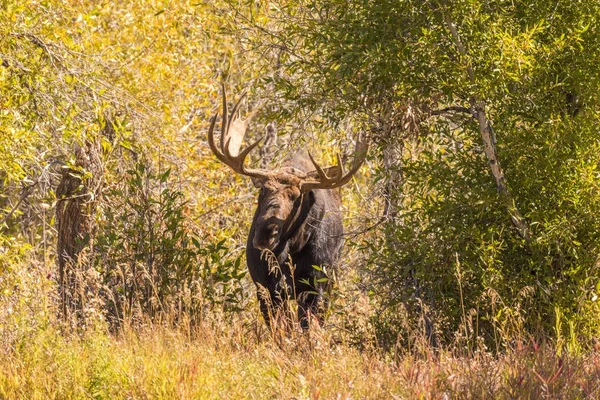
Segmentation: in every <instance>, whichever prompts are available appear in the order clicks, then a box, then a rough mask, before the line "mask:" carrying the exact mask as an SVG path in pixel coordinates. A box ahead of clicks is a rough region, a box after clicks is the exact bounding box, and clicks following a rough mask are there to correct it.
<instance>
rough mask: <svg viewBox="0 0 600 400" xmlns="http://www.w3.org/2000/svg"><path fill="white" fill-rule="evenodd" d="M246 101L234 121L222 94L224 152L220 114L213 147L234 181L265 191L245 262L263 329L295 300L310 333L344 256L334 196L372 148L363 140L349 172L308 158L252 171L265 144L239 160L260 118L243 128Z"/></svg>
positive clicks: (235, 110)
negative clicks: (252, 158)
mask: <svg viewBox="0 0 600 400" xmlns="http://www.w3.org/2000/svg"><path fill="white" fill-rule="evenodd" d="M244 95H245V94H244ZM244 95H242V96H241V97H240V99H239V100H238V101H237V103H236V104H235V105H234V107H233V109H232V111H231V113H230V114H229V113H228V111H227V96H226V93H225V88H223V118H222V123H221V137H220V141H219V147H217V144H216V143H215V137H214V130H215V124H216V121H217V118H218V113H217V114H215V115H214V116H213V117H212V120H211V124H210V128H209V130H208V143H209V145H210V148H211V150H212V151H213V153H214V154H215V155H216V156H217V158H218V159H219V160H221V161H222V162H223V163H225V164H227V165H228V166H229V167H231V169H233V171H235V172H236V173H238V174H241V175H245V176H248V177H250V178H251V179H252V182H253V183H254V186H255V187H257V188H259V189H260V194H259V196H258V207H257V208H256V212H255V213H254V219H253V220H252V226H251V228H250V232H249V234H248V242H247V245H246V258H247V263H248V270H249V272H250V276H251V277H252V280H253V281H254V283H255V284H256V287H257V294H258V300H259V303H260V309H261V312H262V314H263V316H264V319H265V322H266V323H267V325H270V324H271V318H272V316H274V315H278V314H280V313H282V312H283V313H285V312H286V310H287V305H286V302H287V301H288V299H290V298H295V299H296V301H297V304H298V320H299V321H300V324H301V326H302V328H304V329H306V328H307V327H308V325H309V319H310V318H309V315H314V316H316V317H317V318H318V319H321V318H322V316H323V312H324V311H325V310H326V308H327V299H326V297H327V296H324V294H325V293H327V292H328V291H329V289H330V288H331V285H332V280H331V279H329V278H328V271H330V270H332V269H334V268H336V265H337V262H338V260H339V257H340V253H341V248H342V243H343V225H342V215H341V199H340V195H339V193H338V191H337V190H334V189H336V188H339V187H341V186H342V185H344V184H346V183H347V182H348V181H350V179H351V177H352V175H354V174H355V173H356V172H357V171H358V169H359V168H360V166H361V164H362V162H363V161H364V159H365V156H366V153H367V149H368V145H367V143H366V142H365V141H363V140H360V138H359V139H358V140H357V141H356V149H355V154H354V159H353V164H352V168H351V169H350V170H349V171H348V172H345V171H344V167H343V165H342V163H341V161H340V158H339V157H338V165H336V166H333V167H329V168H325V169H323V168H321V167H320V166H319V165H318V164H317V163H316V162H315V160H314V159H313V157H312V156H311V155H310V153H307V152H300V153H297V154H295V155H293V156H291V157H289V158H288V159H287V160H286V161H285V162H284V163H283V166H282V167H281V168H279V169H276V170H263V169H253V168H248V167H246V166H245V165H244V160H245V158H246V156H247V155H248V154H249V153H250V151H252V149H254V148H255V147H256V146H257V145H258V144H259V143H260V141H261V140H262V138H260V139H259V140H257V141H256V142H254V143H253V144H251V145H250V146H248V147H247V148H246V149H244V150H243V151H241V152H240V147H241V144H242V141H243V138H244V136H245V134H246V128H247V127H248V123H249V122H250V120H251V119H252V117H253V116H254V114H255V113H256V109H255V110H253V111H252V112H250V113H249V115H248V117H247V118H246V119H245V120H243V119H241V118H239V117H237V113H238V110H239V106H240V103H241V100H242V99H243V97H244Z"/></svg>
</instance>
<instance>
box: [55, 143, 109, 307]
mask: <svg viewBox="0 0 600 400" xmlns="http://www.w3.org/2000/svg"><path fill="white" fill-rule="evenodd" d="M103 174H104V166H103V164H102V160H101V157H100V141H99V140H95V141H90V140H86V141H85V142H84V144H83V145H82V146H76V148H75V165H74V166H73V167H71V168H64V170H63V172H62V178H61V181H60V183H59V185H58V187H57V188H56V197H57V199H58V201H57V204H56V228H57V231H58V244H57V256H58V271H59V274H58V286H59V294H60V311H61V314H62V317H63V318H67V317H69V316H75V317H77V316H79V315H80V314H81V312H82V311H83V308H84V302H85V297H86V296H85V295H86V293H85V292H86V281H85V275H86V268H85V266H84V265H85V263H84V262H83V261H82V260H80V259H79V256H80V254H81V252H82V250H83V249H84V248H85V247H86V246H87V245H88V244H89V243H90V242H91V240H92V237H93V234H94V230H95V229H94V228H95V226H94V213H95V211H96V207H97V204H98V196H99V194H100V190H101V185H102V177H103Z"/></svg>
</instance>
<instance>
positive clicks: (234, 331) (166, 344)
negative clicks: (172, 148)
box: [0, 321, 600, 399]
mask: <svg viewBox="0 0 600 400" xmlns="http://www.w3.org/2000/svg"><path fill="white" fill-rule="evenodd" d="M259 322H260V321H255V323H259ZM5 328H6V327H5ZM257 331H259V329H258V330H257V329H256V327H251V326H249V325H246V324H243V323H242V322H241V321H230V322H229V323H222V322H221V323H219V324H217V325H214V324H213V325H212V326H208V325H207V326H203V327H200V328H198V329H195V330H194V332H193V334H191V335H190V333H189V331H188V332H185V331H184V330H182V329H173V328H165V327H162V326H152V327H145V328H138V329H136V330H133V329H127V330H125V331H124V332H123V333H121V334H119V335H116V336H113V335H111V334H108V333H106V332H105V331H103V330H102V329H99V328H96V329H90V330H89V331H87V332H85V333H80V334H73V333H69V334H67V333H61V332H60V329H58V328H57V327H56V326H54V325H53V324H50V325H46V326H45V327H41V328H39V329H37V330H36V331H30V332H29V334H25V335H23V336H21V337H18V338H16V339H15V340H14V341H12V342H10V341H6V342H5V343H3V344H2V347H1V353H0V365H2V366H3V368H2V370H1V372H0V396H1V397H2V398H11V399H12V398H14V399H17V398H19V399H21V398H28V399H48V398H51V399H54V398H56V399H64V398H69V399H70V398H98V399H173V398H176V399H179V398H180V399H363V398H364V399H379V398H383V399H387V398H398V399H419V398H422V399H431V398H597V397H598V396H600V386H599V385H600V354H598V353H595V352H594V353H592V354H589V355H586V356H569V355H563V356H562V357H559V356H558V355H557V354H556V353H555V352H554V351H553V350H552V348H551V346H536V345H532V344H530V345H523V346H516V347H515V348H514V349H512V350H510V351H508V352H506V353H505V354H502V355H497V356H493V355H491V354H488V353H478V354H476V355H474V356H471V357H466V356H458V355H456V353H455V352H452V351H450V350H445V351H439V352H434V351H433V350H431V349H421V351H420V353H419V355H414V354H409V353H406V354H404V355H402V356H395V357H394V356H392V354H391V353H384V352H382V351H380V350H377V349H374V350H369V351H359V350H358V349H356V348H353V347H350V346H346V345H340V344H334V343H333V341H332V338H331V336H332V335H331V334H330V333H329V332H327V331H318V330H317V331H314V332H311V333H310V334H301V333H294V334H291V335H289V336H288V337H273V336H271V335H269V334H268V333H266V332H265V333H263V334H260V333H257ZM9 342H10V343H9Z"/></svg>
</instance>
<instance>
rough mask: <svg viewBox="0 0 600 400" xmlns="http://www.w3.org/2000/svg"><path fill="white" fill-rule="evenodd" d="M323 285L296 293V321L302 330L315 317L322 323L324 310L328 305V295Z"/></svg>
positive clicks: (306, 327)
mask: <svg viewBox="0 0 600 400" xmlns="http://www.w3.org/2000/svg"><path fill="white" fill-rule="evenodd" d="M325 293H326V291H325V288H324V287H323V286H319V287H318V288H317V289H316V290H314V289H312V290H307V291H304V292H302V293H300V294H298V298H297V301H298V321H299V322H300V326H301V327H302V329H303V330H306V329H308V327H309V325H310V321H311V319H312V318H315V319H316V320H317V321H318V322H319V324H323V320H324V317H325V312H326V311H327V308H328V306H329V300H328V296H327V295H325Z"/></svg>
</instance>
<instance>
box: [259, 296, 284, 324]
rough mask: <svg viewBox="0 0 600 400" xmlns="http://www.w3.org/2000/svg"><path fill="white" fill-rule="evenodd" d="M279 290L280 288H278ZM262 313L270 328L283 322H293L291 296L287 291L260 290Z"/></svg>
mask: <svg viewBox="0 0 600 400" xmlns="http://www.w3.org/2000/svg"><path fill="white" fill-rule="evenodd" d="M276 289H279V288H276ZM257 295H258V302H259V305H260V311H261V313H262V315H263V318H264V320H265V322H266V324H267V326H268V327H269V328H273V327H274V324H277V323H278V322H281V321H285V322H288V321H291V318H290V317H291V315H290V306H289V294H288V293H287V292H286V291H285V290H268V289H266V288H260V287H259V288H258V290H257Z"/></svg>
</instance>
